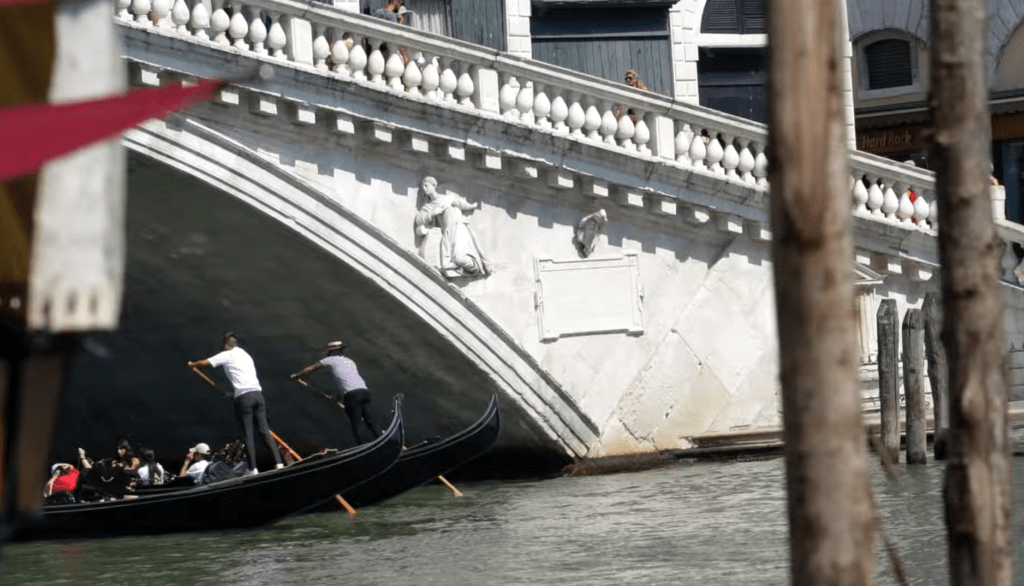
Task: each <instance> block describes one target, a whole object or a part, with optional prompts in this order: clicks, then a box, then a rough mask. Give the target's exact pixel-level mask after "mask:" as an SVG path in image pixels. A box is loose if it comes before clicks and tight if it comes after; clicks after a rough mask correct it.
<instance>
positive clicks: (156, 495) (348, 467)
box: [10, 398, 403, 541]
mask: <svg viewBox="0 0 1024 586" xmlns="http://www.w3.org/2000/svg"><path fill="white" fill-rule="evenodd" d="M402 441H403V425H402V416H401V400H400V399H399V398H396V399H395V412H394V416H393V418H392V420H391V423H390V425H389V426H388V428H387V430H386V431H385V432H384V433H383V434H382V435H381V437H379V438H377V439H375V440H374V441H373V442H370V443H367V444H363V445H361V446H357V447H355V448H352V449H349V450H345V451H343V452H338V453H335V454H318V455H315V456H311V457H309V458H306V459H305V460H303V461H301V462H297V463H295V464H292V465H291V466H288V467H286V468H283V469H280V470H273V471H268V472H264V473H262V474H257V475H254V476H247V477H241V478H233V479H230V480H224V481H221V482H217V483H214V484H209V485H204V486H197V487H191V488H182V489H172V490H166V491H153V492H150V493H144V494H143V495H142V496H139V497H138V498H132V499H121V500H115V501H107V502H94V503H76V504H68V505H51V506H47V507H45V508H44V509H43V511H42V514H41V516H40V517H39V518H37V519H31V520H26V521H24V522H22V523H20V524H19V525H18V526H17V527H16V528H15V531H14V533H13V535H11V537H10V539H11V540H12V541H27V540H35V539H58V538H77V537H110V536H120V535H139V534H153V533H172V532H180V531H204V530H219V529H239V528H250V527H258V526H261V525H266V524H268V523H273V522H275V521H277V520H280V519H282V518H284V517H287V516H289V515H294V514H296V513H300V512H302V511H305V510H308V509H310V508H312V507H316V506H317V505H319V504H321V503H323V502H324V501H327V500H329V499H332V498H333V497H334V495H335V494H337V493H340V492H343V491H345V490H348V489H351V488H353V487H355V486H357V485H359V484H360V483H362V482H365V481H366V480H368V479H370V478H373V477H376V476H379V475H380V474H381V473H383V472H384V471H386V470H387V469H388V468H389V467H391V466H392V465H393V464H394V462H395V461H396V459H397V458H398V456H399V455H400V453H401V449H402Z"/></svg>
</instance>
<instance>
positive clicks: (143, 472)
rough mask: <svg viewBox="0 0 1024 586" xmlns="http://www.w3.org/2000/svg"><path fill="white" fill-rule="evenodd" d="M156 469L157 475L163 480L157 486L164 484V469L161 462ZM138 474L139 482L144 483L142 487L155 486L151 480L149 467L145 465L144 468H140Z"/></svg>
mask: <svg viewBox="0 0 1024 586" xmlns="http://www.w3.org/2000/svg"><path fill="white" fill-rule="evenodd" d="M155 468H156V473H157V475H159V476H160V479H161V481H160V482H158V483H157V484H163V477H164V467H163V466H161V465H160V463H159V462H157V464H156V466H155ZM136 472H138V473H139V480H141V481H142V486H149V485H151V484H153V482H152V480H150V478H149V466H147V465H146V464H143V465H142V466H139V469H138V470H136Z"/></svg>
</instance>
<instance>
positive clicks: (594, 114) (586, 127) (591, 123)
mask: <svg viewBox="0 0 1024 586" xmlns="http://www.w3.org/2000/svg"><path fill="white" fill-rule="evenodd" d="M601 123H602V118H601V112H600V111H599V110H598V109H597V104H595V103H594V101H593V100H591V99H587V108H586V110H584V114H583V132H584V135H585V136H586V137H587V138H589V139H590V140H594V141H600V140H601V133H600V128H601Z"/></svg>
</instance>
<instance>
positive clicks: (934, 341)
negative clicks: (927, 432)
mask: <svg viewBox="0 0 1024 586" xmlns="http://www.w3.org/2000/svg"><path fill="white" fill-rule="evenodd" d="M921 314H922V316H923V317H924V352H925V356H926V357H927V358H928V382H929V384H930V385H931V388H932V409H933V418H934V421H935V423H934V426H933V427H934V430H935V431H934V439H933V441H932V443H933V448H932V449H933V451H934V452H935V459H936V460H945V459H946V435H947V434H948V433H949V365H948V364H947V363H946V348H945V346H944V345H943V344H942V308H940V307H939V300H938V296H937V295H936V294H935V293H926V294H925V296H924V306H923V307H922V308H921Z"/></svg>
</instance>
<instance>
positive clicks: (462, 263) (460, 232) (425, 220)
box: [415, 176, 491, 278]
mask: <svg viewBox="0 0 1024 586" xmlns="http://www.w3.org/2000/svg"><path fill="white" fill-rule="evenodd" d="M420 189H421V190H422V192H423V195H424V197H425V198H426V201H425V202H424V203H423V205H422V206H421V207H420V210H419V212H417V213H416V220H415V224H416V235H417V236H428V235H429V234H430V231H431V229H434V228H438V229H440V232H441V238H440V242H439V243H437V244H436V246H438V247H439V250H438V251H437V253H438V256H437V261H436V262H437V269H438V270H440V271H441V274H443V275H444V276H446V277H448V278H453V277H464V276H479V277H486V276H487V275H489V274H491V266H490V263H488V262H487V259H486V258H484V254H483V252H482V251H481V249H480V243H479V242H477V239H476V235H475V234H474V233H473V229H472V228H470V227H469V221H468V220H467V219H466V217H465V215H463V212H469V211H472V210H476V209H479V208H480V203H479V202H477V203H475V204H471V203H469V201H467V200H466V198H464V197H462V196H459V195H454V194H447V193H446V194H443V195H442V194H440V193H438V192H437V179H434V178H433V177H430V176H427V177H424V178H423V181H421V182H420ZM433 245H435V244H434V243H432V242H431V241H430V239H429V238H428V241H427V242H426V246H433ZM425 256H427V258H428V259H429V258H431V256H432V255H430V254H427V255H425Z"/></svg>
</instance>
